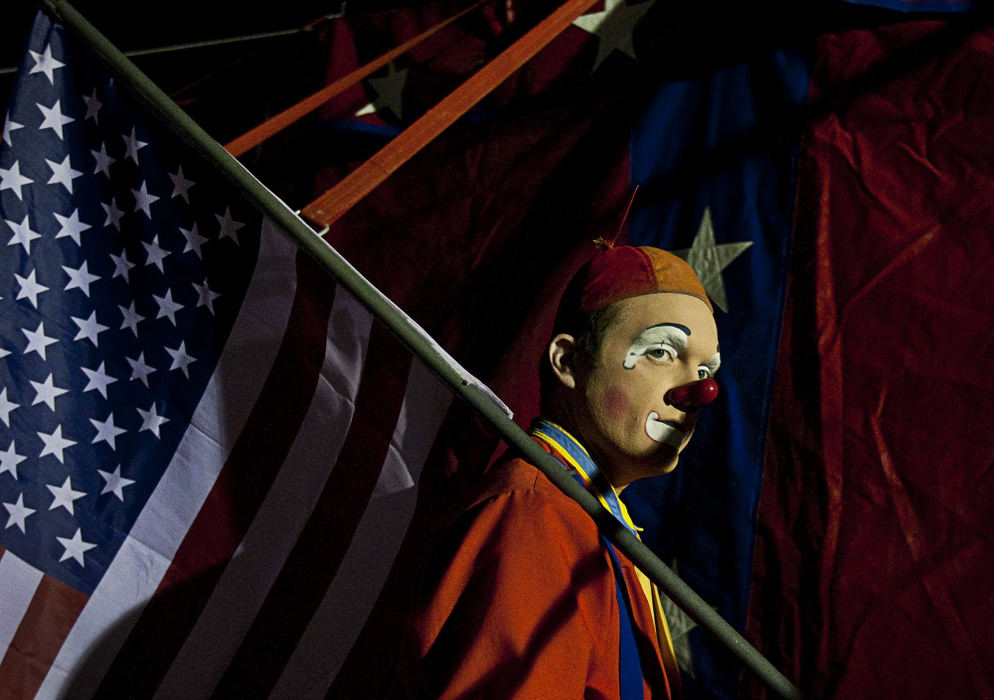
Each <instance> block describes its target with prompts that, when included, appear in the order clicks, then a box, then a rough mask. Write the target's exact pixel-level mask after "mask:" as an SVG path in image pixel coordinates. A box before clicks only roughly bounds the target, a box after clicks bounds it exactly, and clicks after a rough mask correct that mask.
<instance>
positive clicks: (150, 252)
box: [142, 234, 169, 272]
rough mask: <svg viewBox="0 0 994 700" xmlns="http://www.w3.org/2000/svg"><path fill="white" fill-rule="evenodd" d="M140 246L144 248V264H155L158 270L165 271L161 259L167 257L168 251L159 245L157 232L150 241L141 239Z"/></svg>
mask: <svg viewBox="0 0 994 700" xmlns="http://www.w3.org/2000/svg"><path fill="white" fill-rule="evenodd" d="M142 246H143V247H144V248H145V253H146V255H147V257H146V258H145V265H155V266H156V267H157V268H159V272H165V271H166V269H165V266H164V263H163V262H162V261H163V260H165V259H166V258H167V257H169V251H168V250H165V249H164V248H162V247H161V246H159V234H156V235H155V236H153V237H152V242H151V243H146V242H145V241H142Z"/></svg>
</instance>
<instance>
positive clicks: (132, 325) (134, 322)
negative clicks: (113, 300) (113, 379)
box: [117, 302, 145, 379]
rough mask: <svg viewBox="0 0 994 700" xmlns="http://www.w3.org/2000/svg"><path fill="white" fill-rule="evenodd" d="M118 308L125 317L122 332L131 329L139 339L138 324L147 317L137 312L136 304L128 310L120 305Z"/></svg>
mask: <svg viewBox="0 0 994 700" xmlns="http://www.w3.org/2000/svg"><path fill="white" fill-rule="evenodd" d="M117 308H119V309H120V310H121V315H122V316H123V317H124V321H123V322H122V323H121V329H122V330H123V329H125V328H127V329H129V330H130V331H131V332H132V333H134V334H135V337H136V338H137V337H138V324H139V323H140V322H141V321H144V320H145V317H144V316H142V315H141V314H140V313H138V312H137V311H135V302H131V304H130V306H128V308H124V307H123V306H121V305H120V304H118V305H117ZM132 379H134V377H132Z"/></svg>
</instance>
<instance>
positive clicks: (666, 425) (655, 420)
mask: <svg viewBox="0 0 994 700" xmlns="http://www.w3.org/2000/svg"><path fill="white" fill-rule="evenodd" d="M645 434H646V435H648V436H649V439H651V440H652V441H654V442H658V443H659V444H661V445H669V446H670V447H672V448H674V449H680V445H682V444H683V439H684V437H686V435H687V434H686V433H685V432H684V431H682V430H680V429H679V428H677V427H676V426H675V425H672V424H671V423H670V421H661V420H659V414H658V413H656V412H655V411H651V412H650V413H649V416H648V417H647V418H646V419H645Z"/></svg>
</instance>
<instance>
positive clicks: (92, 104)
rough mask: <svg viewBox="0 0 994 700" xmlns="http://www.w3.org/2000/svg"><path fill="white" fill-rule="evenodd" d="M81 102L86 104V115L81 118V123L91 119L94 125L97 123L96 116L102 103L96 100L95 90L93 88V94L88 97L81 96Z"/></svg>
mask: <svg viewBox="0 0 994 700" xmlns="http://www.w3.org/2000/svg"><path fill="white" fill-rule="evenodd" d="M83 102H85V103H86V114H85V115H84V116H83V121H86V120H87V119H92V120H93V123H94V124H97V123H99V120H98V119H97V114H98V113H99V112H100V108H101V107H103V106H104V105H103V103H102V102H101V101H100V100H99V99H98V98H97V89H96V88H93V92H92V93H91V94H90V96H89V97H87V96H86V95H83Z"/></svg>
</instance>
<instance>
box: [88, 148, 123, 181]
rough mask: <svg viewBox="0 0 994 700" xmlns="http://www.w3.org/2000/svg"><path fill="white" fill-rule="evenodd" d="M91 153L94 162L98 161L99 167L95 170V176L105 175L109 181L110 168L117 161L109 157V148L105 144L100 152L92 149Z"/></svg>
mask: <svg viewBox="0 0 994 700" xmlns="http://www.w3.org/2000/svg"><path fill="white" fill-rule="evenodd" d="M90 153H92V154H93V158H94V160H96V161H97V165H96V167H95V168H94V169H93V174H94V175H96V174H97V173H103V174H104V175H106V176H107V179H108V180H109V179H110V166H111V165H113V164H114V163H116V162H117V159H116V158H112V157H111V156H109V155H107V146H106V145H105V144H103V143H101V144H100V150H99V151H95V150H93V149H92V148H91V149H90Z"/></svg>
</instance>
